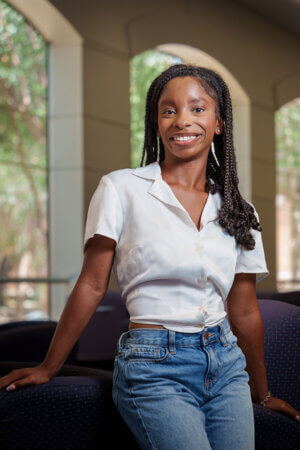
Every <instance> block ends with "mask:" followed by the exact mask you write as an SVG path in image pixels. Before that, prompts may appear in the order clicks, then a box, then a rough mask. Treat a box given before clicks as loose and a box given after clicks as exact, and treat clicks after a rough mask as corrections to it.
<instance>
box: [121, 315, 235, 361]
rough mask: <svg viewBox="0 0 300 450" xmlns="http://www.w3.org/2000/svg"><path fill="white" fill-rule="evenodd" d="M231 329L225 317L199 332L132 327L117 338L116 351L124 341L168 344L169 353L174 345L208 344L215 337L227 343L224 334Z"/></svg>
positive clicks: (224, 343)
mask: <svg viewBox="0 0 300 450" xmlns="http://www.w3.org/2000/svg"><path fill="white" fill-rule="evenodd" d="M230 331H231V328H230V324H229V321H228V319H227V317H225V318H224V319H223V320H222V321H221V322H220V323H218V324H217V325H215V326H213V327H204V329H203V330H202V331H199V333H183V332H179V331H173V330H168V329H166V330H163V329H159V328H133V329H132V330H128V331H124V332H123V333H122V334H121V335H120V337H119V339H118V344H117V348H118V353H120V352H121V351H122V348H123V346H124V345H125V343H132V344H139V343H140V344H149V345H164V346H168V347H169V349H170V351H171V353H172V349H174V350H175V348H176V347H185V346H187V347H188V346H191V345H193V344H195V345H196V344H199V343H201V344H202V345H206V344H209V343H210V342H212V341H215V340H216V339H219V340H220V341H221V343H222V344H223V345H224V346H226V345H228V342H227V339H226V335H227V334H228V333H229V332H230Z"/></svg>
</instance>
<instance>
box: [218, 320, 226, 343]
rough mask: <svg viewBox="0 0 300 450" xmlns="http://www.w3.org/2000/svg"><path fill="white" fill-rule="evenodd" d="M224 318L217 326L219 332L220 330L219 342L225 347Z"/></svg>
mask: <svg viewBox="0 0 300 450" xmlns="http://www.w3.org/2000/svg"><path fill="white" fill-rule="evenodd" d="M225 320H226V318H225V319H224V320H223V321H222V322H221V323H219V324H218V327H219V330H220V341H221V342H222V344H223V346H224V347H226V346H227V345H228V342H227V339H226V336H225V327H226V325H227V324H226V322H225Z"/></svg>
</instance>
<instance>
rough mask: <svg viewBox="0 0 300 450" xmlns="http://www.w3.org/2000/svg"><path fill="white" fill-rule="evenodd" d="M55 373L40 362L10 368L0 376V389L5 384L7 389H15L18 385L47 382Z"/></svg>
mask: <svg viewBox="0 0 300 450" xmlns="http://www.w3.org/2000/svg"><path fill="white" fill-rule="evenodd" d="M54 375H55V373H53V372H51V371H50V370H49V369H47V367H45V366H43V365H42V364H40V365H38V366H36V367H26V368H22V369H16V370H12V371H11V372H10V373H9V374H7V375H5V376H4V377H1V378H0V389H2V388H3V387H4V386H7V388H6V389H7V390H8V391H10V390H15V389H18V388H20V387H24V386H29V385H32V384H34V385H36V384H42V383H48V381H50V380H51V378H52V377H53V376H54Z"/></svg>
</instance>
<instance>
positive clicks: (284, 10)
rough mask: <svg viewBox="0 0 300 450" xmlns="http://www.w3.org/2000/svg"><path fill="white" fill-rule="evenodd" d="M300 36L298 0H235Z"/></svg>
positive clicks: (299, 7) (299, 2)
mask: <svg viewBox="0 0 300 450" xmlns="http://www.w3.org/2000/svg"><path fill="white" fill-rule="evenodd" d="M235 1H236V2H238V3H242V4H243V5H246V6H247V7H249V8H250V9H252V10H253V11H256V12H257V13H259V14H260V15H261V16H263V17H265V18H267V19H269V20H271V21H272V22H274V23H276V24H278V25H280V26H282V27H284V28H285V29H287V30H289V31H290V32H292V33H293V34H296V35H298V36H300V0H235Z"/></svg>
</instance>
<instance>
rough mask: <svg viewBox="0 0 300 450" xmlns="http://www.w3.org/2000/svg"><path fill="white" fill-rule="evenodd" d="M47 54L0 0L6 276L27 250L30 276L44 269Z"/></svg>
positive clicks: (0, 244)
mask: <svg viewBox="0 0 300 450" xmlns="http://www.w3.org/2000/svg"><path fill="white" fill-rule="evenodd" d="M46 58H47V45H46V44H45V41H44V39H43V37H42V36H41V35H40V34H39V33H38V32H37V31H36V30H35V29H34V28H33V27H32V26H31V25H30V24H29V23H28V22H27V21H26V20H25V19H24V17H23V16H22V15H21V14H20V13H19V12H17V11H16V10H15V9H14V8H12V7H11V6H10V5H9V4H7V3H6V2H5V1H3V0H0V263H1V261H2V260H3V258H4V257H9V259H10V261H11V263H12V270H11V271H10V273H9V276H17V274H18V268H19V265H20V261H21V259H22V256H23V255H24V254H25V252H27V254H28V252H29V253H30V254H31V257H32V264H31V265H30V273H29V274H28V275H29V276H46V275H47V273H48V253H47V228H48V227H47V153H46V118H47V107H46V106H47V105H46V89H47V74H46ZM6 276H7V275H6Z"/></svg>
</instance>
